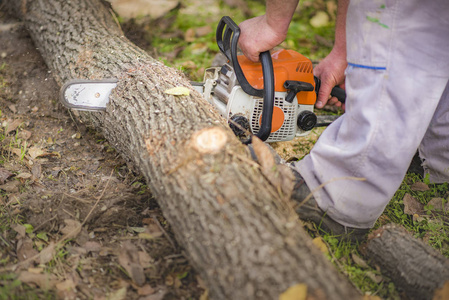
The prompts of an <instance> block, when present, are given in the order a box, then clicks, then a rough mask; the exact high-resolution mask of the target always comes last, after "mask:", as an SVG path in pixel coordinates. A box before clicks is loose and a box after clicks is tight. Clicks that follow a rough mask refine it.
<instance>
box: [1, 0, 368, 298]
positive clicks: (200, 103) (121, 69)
mask: <svg viewBox="0 0 449 300" xmlns="http://www.w3.org/2000/svg"><path fill="white" fill-rule="evenodd" d="M4 2H6V5H8V7H9V8H14V10H15V12H16V15H18V16H19V17H21V18H22V20H23V21H24V22H25V24H26V26H27V28H28V29H29V31H30V34H31V36H32V38H33V40H34V42H35V44H36V47H37V48H39V51H40V52H41V54H42V56H43V57H44V59H45V61H46V63H47V65H48V67H49V68H50V70H51V71H52V74H53V76H54V77H55V78H56V80H57V81H58V83H59V84H63V83H65V82H66V81H67V80H69V79H75V78H76V79H102V78H116V79H118V85H117V87H116V88H115V89H114V91H113V93H112V95H111V97H110V103H109V105H108V107H107V109H106V112H100V113H99V112H94V113H82V117H83V119H84V120H87V121H88V122H89V123H90V124H92V125H93V126H95V128H96V129H97V130H99V131H101V132H102V133H103V134H104V135H105V137H106V138H107V139H108V141H109V142H110V144H111V145H113V146H114V147H115V148H116V149H117V151H119V153H120V154H121V155H122V156H123V157H124V158H126V159H127V160H128V161H129V162H130V163H132V165H134V166H135V167H136V168H137V169H138V170H139V171H140V172H141V173H142V174H143V175H144V176H145V178H146V180H147V182H148V185H149V186H150V187H151V190H152V192H153V193H154V196H155V197H156V199H157V200H158V202H159V204H160V206H161V208H162V211H163V213H164V216H165V217H166V218H167V220H168V221H169V222H170V224H171V226H172V228H173V231H174V233H175V235H176V239H177V241H178V242H179V243H180V244H181V245H182V247H184V248H185V250H186V253H187V256H188V258H189V260H190V262H191V263H192V265H193V266H194V267H195V268H196V269H197V270H198V272H199V273H200V275H201V277H202V278H203V280H204V281H205V282H206V284H207V286H208V288H209V291H210V295H211V296H212V298H213V299H245V300H248V299H277V298H278V296H279V294H280V293H282V292H283V291H285V290H286V289H288V288H289V287H290V286H292V285H295V284H298V283H305V284H306V285H307V286H308V294H309V296H314V297H315V298H314V299H333V300H336V299H345V300H346V299H357V298H359V297H360V295H359V294H358V292H356V290H355V289H354V288H353V287H352V286H351V285H350V284H349V282H348V281H347V279H346V278H344V277H342V276H340V274H338V272H337V271H336V270H335V269H334V268H333V266H332V265H331V264H330V263H329V262H328V261H327V259H326V258H325V257H324V256H323V255H322V254H321V253H320V252H319V251H317V249H315V247H314V246H313V245H312V243H311V239H310V237H309V236H308V235H307V234H306V233H305V231H304V230H303V229H302V227H301V225H300V224H299V222H298V220H297V216H296V215H295V213H294V212H293V210H292V209H291V208H290V203H289V200H288V199H287V198H288V197H286V196H285V193H284V196H282V193H280V192H279V189H278V188H277V187H275V186H273V184H271V182H270V181H269V180H268V179H267V177H266V176H264V175H263V174H262V172H261V169H260V167H259V166H258V165H256V164H255V163H254V162H253V161H252V160H251V159H250V156H249V155H248V152H247V149H246V148H245V146H243V145H242V144H241V143H240V142H239V141H238V140H237V139H236V138H235V137H234V136H233V134H232V132H231V131H230V130H229V129H228V128H227V126H226V123H225V121H224V120H223V119H222V118H221V117H220V116H219V115H218V114H217V113H215V112H214V110H213V108H212V107H211V106H210V105H209V104H208V103H206V101H205V100H204V99H203V98H202V96H201V95H200V94H199V93H197V92H194V91H193V89H192V91H191V93H190V95H189V96H171V95H167V94H165V93H164V91H165V90H167V89H169V88H172V87H176V86H185V87H189V88H191V87H190V84H189V82H188V80H187V79H186V78H184V76H182V75H181V74H179V72H177V71H176V70H174V69H171V68H168V67H166V66H164V65H163V64H162V63H161V62H159V61H157V60H155V59H153V58H151V57H150V56H149V55H148V54H147V53H145V52H144V51H143V50H141V49H139V48H138V47H136V46H135V45H133V44H132V43H131V42H129V41H128V40H127V39H126V38H125V37H124V36H123V33H122V32H121V30H120V29H119V27H118V25H117V23H116V21H115V20H114V17H113V14H112V11H111V9H110V8H109V7H108V6H107V5H106V4H104V3H102V2H101V1H99V0H76V1H75V0H71V1H68V0H32V1H26V0H24V1H20V0H8V1H4Z"/></svg>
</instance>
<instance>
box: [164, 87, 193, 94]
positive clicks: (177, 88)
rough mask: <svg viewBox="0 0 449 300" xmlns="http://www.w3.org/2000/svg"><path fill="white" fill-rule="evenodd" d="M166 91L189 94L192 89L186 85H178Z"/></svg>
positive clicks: (168, 92) (167, 92)
mask: <svg viewBox="0 0 449 300" xmlns="http://www.w3.org/2000/svg"><path fill="white" fill-rule="evenodd" d="M164 93H166V94H168V95H175V96H188V95H190V89H188V88H186V87H185V86H177V87H174V88H171V89H168V90H166V91H165V92H164Z"/></svg>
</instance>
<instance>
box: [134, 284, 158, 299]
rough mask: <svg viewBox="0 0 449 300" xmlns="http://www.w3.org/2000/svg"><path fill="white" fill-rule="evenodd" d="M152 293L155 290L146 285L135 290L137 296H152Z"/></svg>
mask: <svg viewBox="0 0 449 300" xmlns="http://www.w3.org/2000/svg"><path fill="white" fill-rule="evenodd" d="M154 292H155V290H154V289H153V288H152V287H151V285H149V284H146V285H144V286H142V287H138V288H137V294H138V295H139V296H147V295H151V294H154Z"/></svg>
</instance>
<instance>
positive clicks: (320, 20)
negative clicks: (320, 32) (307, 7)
mask: <svg viewBox="0 0 449 300" xmlns="http://www.w3.org/2000/svg"><path fill="white" fill-rule="evenodd" d="M328 24H329V15H328V14H327V13H325V12H324V11H318V12H317V13H316V14H315V16H313V17H312V18H311V19H310V25H312V27H315V28H319V27H324V26H326V25H328Z"/></svg>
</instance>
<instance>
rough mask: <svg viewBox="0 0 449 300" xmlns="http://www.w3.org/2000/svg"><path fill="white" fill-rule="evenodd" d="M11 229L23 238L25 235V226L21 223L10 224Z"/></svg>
mask: <svg viewBox="0 0 449 300" xmlns="http://www.w3.org/2000/svg"><path fill="white" fill-rule="evenodd" d="M12 229H14V231H15V232H17V233H18V234H19V236H20V237H21V238H24V237H25V235H26V228H25V226H23V225H20V224H15V225H13V226H12Z"/></svg>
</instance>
